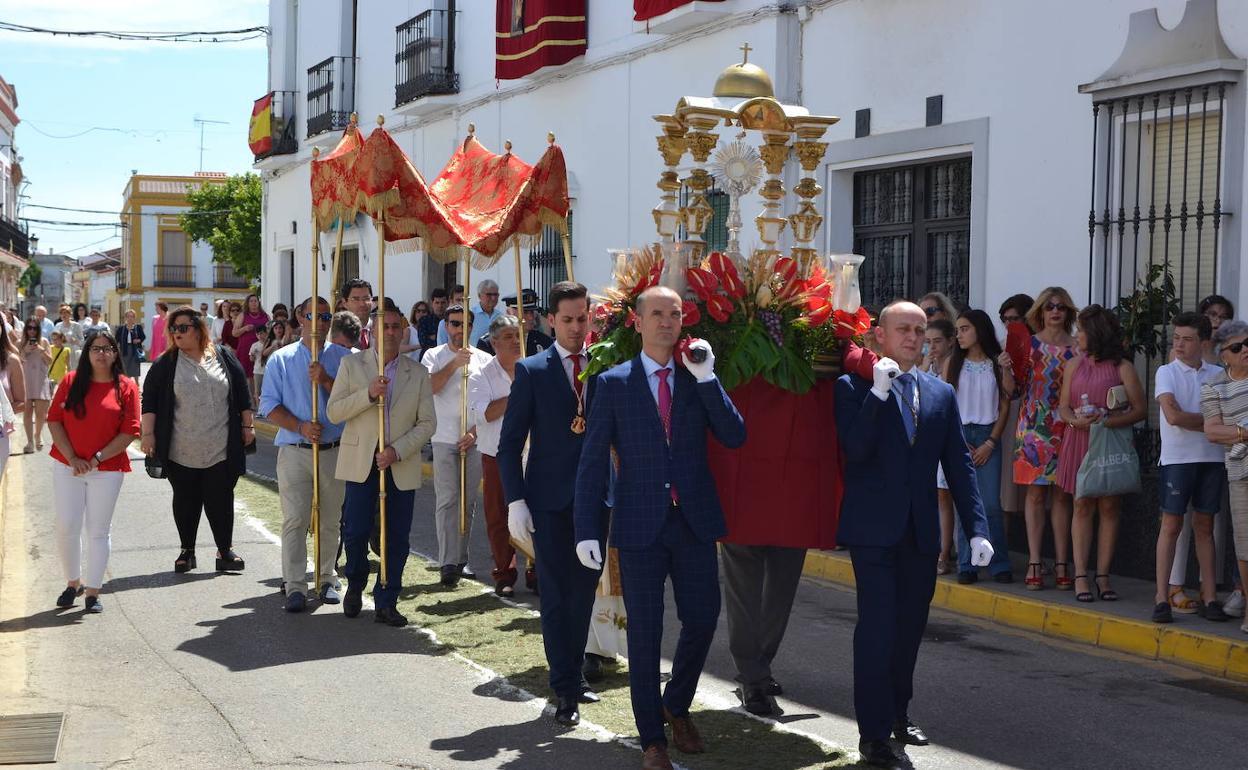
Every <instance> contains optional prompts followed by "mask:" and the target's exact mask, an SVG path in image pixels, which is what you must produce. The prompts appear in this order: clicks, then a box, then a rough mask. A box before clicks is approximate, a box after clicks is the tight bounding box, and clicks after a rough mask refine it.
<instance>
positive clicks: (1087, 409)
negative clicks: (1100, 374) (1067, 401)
mask: <svg viewBox="0 0 1248 770" xmlns="http://www.w3.org/2000/svg"><path fill="white" fill-rule="evenodd" d="M1077 413H1078V415H1079V416H1080V417H1091V416H1092V415H1093V414H1095V413H1096V407H1095V406H1092V401H1091V399H1089V398H1088V394H1087V393H1084V394H1083V395H1082V396H1080V397H1079V409H1078V410H1077Z"/></svg>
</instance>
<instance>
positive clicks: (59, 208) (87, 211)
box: [23, 203, 233, 217]
mask: <svg viewBox="0 0 1248 770" xmlns="http://www.w3.org/2000/svg"><path fill="white" fill-rule="evenodd" d="M23 205H24V206H26V207H28V208H32V209H50V210H52V211H72V212H74V213H75V214H111V215H113V216H115V217H132V216H135V214H134V212H131V211H106V210H104V209H74V208H66V207H64V206H44V205H41V204H38V203H26V204H23ZM231 211H233V209H217V210H216V211H179V212H178V213H177V214H170V213H168V212H165V213H161V212H159V211H140V212H139V213H138V216H141V217H169V216H178V215H182V214H186V215H188V216H207V215H210V214H229V213H230V212H231Z"/></svg>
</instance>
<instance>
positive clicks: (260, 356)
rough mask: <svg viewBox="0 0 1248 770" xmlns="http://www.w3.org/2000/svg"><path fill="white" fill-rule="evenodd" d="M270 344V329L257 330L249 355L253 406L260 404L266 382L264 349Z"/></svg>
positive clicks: (264, 327) (265, 327)
mask: <svg viewBox="0 0 1248 770" xmlns="http://www.w3.org/2000/svg"><path fill="white" fill-rule="evenodd" d="M268 344H269V327H268V326H261V327H259V328H258V329H256V341H255V342H253V343H251V349H250V350H249V351H247V355H249V356H251V371H252V376H251V401H252V404H253V405H258V404H259V403H260V392H261V388H262V385H261V383H263V382H264V349H265V347H267V346H268Z"/></svg>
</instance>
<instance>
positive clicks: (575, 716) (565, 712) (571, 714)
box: [555, 697, 581, 727]
mask: <svg viewBox="0 0 1248 770" xmlns="http://www.w3.org/2000/svg"><path fill="white" fill-rule="evenodd" d="M555 721H556V722H558V723H559V724H561V725H564V726H566V727H576V726H577V725H579V724H580V723H581V711H580V708H579V707H578V706H577V705H576V698H563V697H560V698H558V699H556V700H555Z"/></svg>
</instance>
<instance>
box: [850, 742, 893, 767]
mask: <svg viewBox="0 0 1248 770" xmlns="http://www.w3.org/2000/svg"><path fill="white" fill-rule="evenodd" d="M858 753H859V754H861V755H862V762H863V764H866V765H871V766H872V767H887V768H890V770H901V768H903V767H905V764H904V763H903V762H902V759H901V757H900V756H898V755H897V752H895V751H893V747H892V746H889V745H888V741H886V740H878V741H858Z"/></svg>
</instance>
